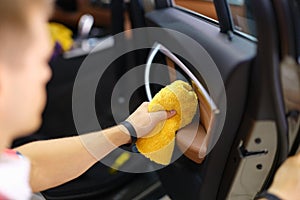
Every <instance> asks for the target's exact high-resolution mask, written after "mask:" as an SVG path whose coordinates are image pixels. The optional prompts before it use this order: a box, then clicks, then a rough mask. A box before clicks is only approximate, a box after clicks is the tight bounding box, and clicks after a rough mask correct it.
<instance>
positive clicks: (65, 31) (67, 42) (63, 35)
mask: <svg viewBox="0 0 300 200" xmlns="http://www.w3.org/2000/svg"><path fill="white" fill-rule="evenodd" d="M49 29H50V34H51V38H52V43H53V46H54V45H55V42H58V43H59V44H60V45H61V47H62V49H63V51H68V50H70V49H71V48H72V45H73V42H74V41H73V39H72V35H73V33H72V31H71V30H70V29H69V28H67V27H66V26H64V25H62V24H59V23H55V22H50V23H49Z"/></svg>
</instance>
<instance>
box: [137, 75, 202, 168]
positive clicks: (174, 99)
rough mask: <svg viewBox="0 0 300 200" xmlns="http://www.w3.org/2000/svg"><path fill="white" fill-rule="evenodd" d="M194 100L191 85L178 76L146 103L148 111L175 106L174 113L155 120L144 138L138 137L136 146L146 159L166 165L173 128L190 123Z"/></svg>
mask: <svg viewBox="0 0 300 200" xmlns="http://www.w3.org/2000/svg"><path fill="white" fill-rule="evenodd" d="M197 105H198V100H197V95H196V93H195V92H194V91H193V88H192V87H191V86H190V85H189V84H188V83H186V82H184V81H181V80H178V81H175V82H173V83H172V84H170V85H168V86H166V87H164V88H163V89H161V90H160V91H159V92H158V93H157V94H156V95H155V96H154V98H153V100H152V101H151V102H150V103H149V106H148V111H149V112H155V111H160V110H168V111H170V110H176V113H177V114H176V115H175V116H174V117H172V118H170V119H168V120H166V121H165V122H164V124H159V125H157V127H156V128H155V129H154V130H153V131H152V132H151V133H150V134H149V135H148V136H147V137H145V138H139V139H138V140H137V142H136V147H137V149H138V150H139V152H140V153H141V154H143V155H144V156H146V157H147V158H149V159H150V160H152V161H154V162H156V163H159V164H162V165H167V164H169V163H170V162H171V157H172V153H173V150H174V145H175V132H176V131H177V130H178V129H180V128H182V127H184V126H186V125H188V124H189V123H191V121H192V119H193V117H194V115H195V113H196V110H197Z"/></svg>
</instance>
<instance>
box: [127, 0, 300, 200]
mask: <svg viewBox="0 0 300 200" xmlns="http://www.w3.org/2000/svg"><path fill="white" fill-rule="evenodd" d="M176 2H178V3H179V4H181V5H183V6H184V1H176ZM182 2H183V3H182ZM190 2H191V3H194V4H188V3H187V4H186V5H190V9H194V10H197V9H200V10H201V5H200V4H197V1H190ZM199 3H202V4H203V5H202V6H210V7H209V8H211V7H212V8H213V5H214V7H215V11H216V14H217V16H215V18H216V19H218V21H216V20H213V19H210V18H208V17H206V16H205V15H201V14H199V13H196V12H195V11H191V10H190V9H185V8H183V7H179V6H178V5H176V3H175V2H174V1H171V0H164V1H147V0H144V1H131V4H133V6H132V12H133V13H134V14H136V15H138V16H139V18H138V19H139V20H135V19H134V18H132V21H133V25H134V24H136V27H160V28H166V29H171V30H175V31H178V32H180V33H183V34H185V35H187V36H189V37H190V38H192V39H193V40H195V41H196V42H197V43H198V44H200V46H201V47H203V48H204V49H205V51H206V52H207V53H208V55H209V56H207V57H206V58H203V55H201V54H202V53H203V51H202V49H201V48H199V49H193V51H194V52H195V51H196V52H199V60H198V63H196V66H195V65H193V64H195V63H193V64H192V65H188V66H189V68H190V70H191V71H193V72H194V73H195V74H197V71H198V73H199V74H198V75H199V76H197V77H198V79H199V80H200V81H201V82H202V83H203V84H204V85H206V86H207V87H209V84H213V82H210V83H208V82H205V80H207V79H206V77H205V75H204V74H205V73H203V72H205V71H209V70H210V68H209V67H210V66H203V65H201V63H205V62H206V59H212V60H213V61H214V63H215V64H216V66H217V69H218V71H219V72H220V75H221V77H222V81H223V83H224V86H225V93H226V108H227V109H226V113H225V116H226V117H225V122H224V126H223V128H222V132H221V134H220V137H219V138H218V140H217V142H216V145H215V146H214V147H213V148H212V150H211V151H210V152H209V154H208V155H207V156H206V158H205V159H204V161H203V162H202V163H201V164H198V163H195V162H193V161H191V159H188V158H190V157H189V156H188V155H187V156H186V157H185V156H183V157H182V158H180V159H179V160H177V161H176V162H174V163H173V164H171V165H169V166H167V167H165V168H163V169H161V170H160V171H159V172H158V173H159V175H160V180H161V181H162V185H163V187H164V188H165V189H166V191H167V194H168V195H169V196H170V197H171V198H172V199H205V200H207V199H226V198H227V199H253V198H254V197H255V195H256V194H257V193H258V192H259V191H260V190H263V189H264V188H266V187H268V185H269V184H270V180H271V178H272V176H273V175H274V172H275V170H276V169H277V168H278V166H279V164H280V163H281V162H282V161H283V160H284V159H286V157H287V156H288V154H289V152H290V151H289V150H290V149H291V147H292V146H295V147H293V148H294V149H297V148H296V147H298V146H299V142H297V141H296V142H295V143H294V141H292V142H291V141H289V139H290V138H291V137H290V136H289V134H291V133H290V132H289V131H290V130H291V127H290V126H291V122H290V120H291V119H289V118H291V117H290V115H289V114H288V113H290V111H291V110H290V111H288V110H286V102H285V101H284V99H285V96H284V93H286V92H285V90H286V89H287V88H289V87H290V85H287V87H285V88H284V90H283V87H282V82H281V75H282V73H281V69H282V63H283V62H284V58H286V57H287V56H289V57H291V59H292V60H294V63H295V64H296V61H295V60H296V59H297V53H296V52H297V50H296V49H297V48H299V47H296V45H295V41H297V40H296V38H297V37H298V38H299V32H298V33H297V32H296V29H297V28H296V27H297V26H296V25H295V24H296V23H299V21H298V20H295V16H292V15H291V14H290V13H293V15H295V13H298V12H299V10H297V11H295V10H296V9H295V6H294V4H295V2H293V1H289V2H288V3H287V2H285V1H275V0H274V1H258V0H253V1H230V2H227V1H225V0H215V1H214V2H210V1H201V0H199ZM208 4H209V5H208ZM282 5H284V8H285V10H282V9H280V8H281V7H282ZM297 5H298V4H297ZM197 6H199V7H197ZM206 8H207V7H206ZM274 8H276V9H274ZM291 8H292V10H294V12H290V11H291ZM296 8H297V7H296ZM209 13H210V15H211V16H214V14H213V13H214V11H211V12H209ZM141 18H142V19H143V20H141ZM287 19H293V20H292V21H287ZM294 20H295V21H294ZM296 21H298V22H296ZM286 30H288V31H286ZM298 40H299V39H298ZM157 42H159V43H164V41H157ZM174 42H175V43H176V42H178V41H176V38H174ZM178 43H179V47H180V48H182V49H188V48H187V47H186V46H185V45H184V44H182V43H180V42H178ZM296 44H298V45H299V42H298V43H296ZM180 45H181V46H180ZM166 48H171V47H168V46H166ZM169 50H170V51H172V49H169ZM298 51H299V49H298ZM187 52H188V54H189V53H191V52H189V51H187ZM194 52H193V53H194ZM298 53H299V52H298ZM145 57H146V56H145ZM200 58H201V59H200ZM182 60H184V59H183V58H182ZM145 62H146V61H145ZM216 78H217V77H216ZM210 92H214V91H210ZM219 92H220V91H219ZM220 95H221V94H220ZM213 100H215V101H216V102H217V106H219V107H222V106H221V105H220V102H219V101H218V99H213ZM293 110H297V109H295V108H293ZM221 112H225V110H224V109H223V110H222V109H221ZM292 113H293V112H292ZM296 113H297V112H296ZM292 116H293V115H292ZM297 116H298V115H296V118H293V119H292V120H294V122H293V123H294V124H295V123H296V122H295V120H296V121H297V119H298V118H297ZM200 117H201V116H200ZM218 123H221V122H220V121H218V120H217V121H216V124H218ZM293 132H294V138H295V137H296V138H297V134H298V127H295V126H294V128H293ZM210 134H212V135H214V134H217V133H215V132H212V133H210ZM295 135H296V136H295ZM291 143H294V145H293V144H291Z"/></svg>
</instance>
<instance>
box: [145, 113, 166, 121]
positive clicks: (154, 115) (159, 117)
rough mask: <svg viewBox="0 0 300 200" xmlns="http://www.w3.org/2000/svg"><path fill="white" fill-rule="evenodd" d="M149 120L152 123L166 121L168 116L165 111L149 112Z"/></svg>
mask: <svg viewBox="0 0 300 200" xmlns="http://www.w3.org/2000/svg"><path fill="white" fill-rule="evenodd" d="M149 114H150V117H151V120H152V121H154V122H160V121H162V120H166V119H167V117H168V114H167V112H166V111H157V112H150V113H149Z"/></svg>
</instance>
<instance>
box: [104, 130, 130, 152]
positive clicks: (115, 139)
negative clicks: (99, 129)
mask: <svg viewBox="0 0 300 200" xmlns="http://www.w3.org/2000/svg"><path fill="white" fill-rule="evenodd" d="M112 129H113V131H110V132H108V134H105V136H106V138H107V139H108V140H109V141H110V143H112V144H113V145H114V146H117V147H119V146H122V145H124V144H127V143H130V141H131V138H130V134H129V133H126V129H125V128H124V127H122V126H121V125H117V126H115V127H113V128H112Z"/></svg>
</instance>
